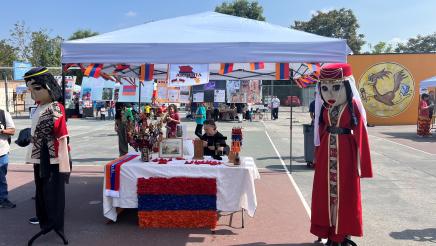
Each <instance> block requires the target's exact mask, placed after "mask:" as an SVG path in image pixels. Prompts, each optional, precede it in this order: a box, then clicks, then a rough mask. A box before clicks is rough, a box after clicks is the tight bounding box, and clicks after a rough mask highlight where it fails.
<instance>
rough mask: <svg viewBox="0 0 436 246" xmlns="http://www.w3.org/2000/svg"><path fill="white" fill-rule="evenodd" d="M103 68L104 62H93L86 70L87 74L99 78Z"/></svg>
mask: <svg viewBox="0 0 436 246" xmlns="http://www.w3.org/2000/svg"><path fill="white" fill-rule="evenodd" d="M102 69H103V64H97V63H92V64H89V66H88V67H87V68H86V70H85V76H88V77H94V78H98V77H100V72H101V70H102Z"/></svg>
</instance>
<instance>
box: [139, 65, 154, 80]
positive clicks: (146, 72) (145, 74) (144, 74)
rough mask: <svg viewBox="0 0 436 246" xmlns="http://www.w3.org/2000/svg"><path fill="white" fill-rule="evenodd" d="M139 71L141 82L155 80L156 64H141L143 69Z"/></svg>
mask: <svg viewBox="0 0 436 246" xmlns="http://www.w3.org/2000/svg"><path fill="white" fill-rule="evenodd" d="M139 70H140V73H139V80H141V81H150V80H153V75H154V64H141V68H140V69H139Z"/></svg>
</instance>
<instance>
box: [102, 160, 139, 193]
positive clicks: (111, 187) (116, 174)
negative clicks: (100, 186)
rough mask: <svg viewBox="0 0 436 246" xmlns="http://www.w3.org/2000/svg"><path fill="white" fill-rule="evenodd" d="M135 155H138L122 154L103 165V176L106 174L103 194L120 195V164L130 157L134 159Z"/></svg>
mask: <svg viewBox="0 0 436 246" xmlns="http://www.w3.org/2000/svg"><path fill="white" fill-rule="evenodd" d="M137 156H138V155H124V156H121V157H120V158H118V159H116V160H113V161H111V162H109V163H108V164H106V167H105V176H106V180H105V182H106V184H105V186H106V189H105V195H106V196H110V197H120V174H121V166H122V165H123V164H124V163H126V162H128V161H130V160H132V159H135V158H136V157H137Z"/></svg>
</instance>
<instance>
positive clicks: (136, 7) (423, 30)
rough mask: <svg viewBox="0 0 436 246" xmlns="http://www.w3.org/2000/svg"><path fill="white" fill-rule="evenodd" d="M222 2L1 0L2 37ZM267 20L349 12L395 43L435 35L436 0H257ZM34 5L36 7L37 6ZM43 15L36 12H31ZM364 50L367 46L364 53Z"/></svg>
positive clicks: (94, 26) (136, 19) (108, 26)
mask: <svg viewBox="0 0 436 246" xmlns="http://www.w3.org/2000/svg"><path fill="white" fill-rule="evenodd" d="M221 2H223V1H222V0H182V1H180V0H152V1H151V0H124V1H120V0H117V1H115V0H104V1H103V0H100V1H98V0H97V1H89V0H74V1H65V0H39V1H37V4H36V2H35V1H31V0H22V1H3V2H2V11H1V15H0V39H5V38H9V30H10V29H11V28H12V27H13V24H14V23H16V22H17V21H24V22H25V23H26V25H27V26H28V27H30V29H31V30H32V31H33V30H38V29H40V28H46V29H48V30H50V32H51V34H52V35H53V36H54V35H60V36H62V37H64V38H68V37H69V36H70V35H71V34H72V33H73V32H74V31H76V30H77V29H79V28H89V29H91V30H93V31H97V32H100V33H103V32H108V31H112V30H116V29H121V28H124V27H129V26H134V25H138V24H142V23H144V22H147V21H150V20H159V19H164V18H168V17H174V16H180V15H187V14H193V13H198V12H203V11H209V10H213V9H214V8H215V6H216V5H218V4H220V3H221ZM259 3H260V4H261V5H262V6H263V8H264V16H265V17H266V20H267V21H268V22H270V23H273V24H278V25H282V26H289V25H290V24H292V23H294V21H295V20H309V19H310V17H311V15H312V13H314V12H315V11H316V10H321V11H328V10H331V9H335V8H336V9H337V8H342V7H344V8H350V9H352V10H353V12H354V13H355V15H356V16H357V18H358V21H359V24H360V29H359V32H360V33H363V34H364V35H365V40H366V41H367V42H369V43H372V44H375V43H377V42H379V41H389V42H397V41H404V40H407V39H408V38H409V37H414V36H416V35H418V34H424V35H426V34H430V33H434V32H436V19H435V18H434V16H435V15H436V1H434V0H420V1H410V0H409V1H404V0H397V1H394V0H378V1H375V0H366V1H364V0H359V1H357V0H355V1H344V0H338V1H329V0H310V1H296V0H259ZM36 6H38V7H36ZM36 8H38V9H43V11H37V12H35V9H36ZM367 49H368V47H366V48H365V50H367Z"/></svg>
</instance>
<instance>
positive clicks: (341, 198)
mask: <svg viewBox="0 0 436 246" xmlns="http://www.w3.org/2000/svg"><path fill="white" fill-rule="evenodd" d="M318 91H319V92H320V93H318V94H319V95H318V98H317V99H318V108H317V109H318V110H316V111H317V112H316V116H315V117H318V118H317V120H316V123H315V124H317V127H316V130H318V132H317V133H316V134H315V144H316V145H318V150H317V154H316V160H317V165H316V166H315V177H314V181H313V192H312V216H311V229H310V231H311V233H313V234H314V235H316V236H318V237H320V238H328V242H327V245H341V246H342V245H355V243H354V242H353V241H351V239H350V236H359V237H361V236H362V235H363V231H362V205H361V192H360V178H366V177H372V167H371V157H370V151H369V144H368V135H367V131H366V120H365V119H366V115H365V111H364V109H363V107H362V104H361V101H360V97H359V95H358V93H357V90H356V89H355V85H354V78H353V77H352V74H351V67H350V66H349V65H348V64H331V65H327V66H324V67H322V69H321V75H320V82H319V83H318Z"/></svg>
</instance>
